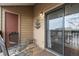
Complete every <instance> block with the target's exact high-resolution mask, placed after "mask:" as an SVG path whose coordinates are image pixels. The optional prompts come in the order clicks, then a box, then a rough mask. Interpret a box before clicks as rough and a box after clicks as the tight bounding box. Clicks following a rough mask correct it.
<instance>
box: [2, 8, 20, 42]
mask: <svg viewBox="0 0 79 59" xmlns="http://www.w3.org/2000/svg"><path fill="white" fill-rule="evenodd" d="M6 12H8V13H12V14H16V15H18V33H19V40H18V43H19V42H20V40H21V16H20V14H19V13H15V12H12V11H9V10H6V9H4V8H3V10H2V32H3V39H4V40H5V41H6V39H5V31H6V28H5V27H6V24H5V23H6V21H5V13H6Z"/></svg>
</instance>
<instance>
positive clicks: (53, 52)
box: [45, 48, 61, 56]
mask: <svg viewBox="0 0 79 59" xmlns="http://www.w3.org/2000/svg"><path fill="white" fill-rule="evenodd" d="M45 50H46V51H48V52H50V53H52V54H54V55H56V56H61V55H59V54H58V53H56V52H55V51H51V50H50V49H47V48H46V49H45Z"/></svg>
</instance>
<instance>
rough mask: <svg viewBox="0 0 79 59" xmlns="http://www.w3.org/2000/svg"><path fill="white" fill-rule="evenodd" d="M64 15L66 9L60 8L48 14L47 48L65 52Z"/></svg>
mask: <svg viewBox="0 0 79 59" xmlns="http://www.w3.org/2000/svg"><path fill="white" fill-rule="evenodd" d="M63 16H64V10H63V9H59V10H57V11H54V12H52V13H50V14H48V15H47V33H48V34H47V48H49V49H50V50H53V51H55V52H57V53H59V54H63V50H64V49H63V48H64V40H63V29H64V23H63Z"/></svg>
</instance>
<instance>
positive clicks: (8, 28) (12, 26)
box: [5, 12, 18, 47]
mask: <svg viewBox="0 0 79 59" xmlns="http://www.w3.org/2000/svg"><path fill="white" fill-rule="evenodd" d="M12 32H17V33H18V15H16V14H13V13H9V12H5V40H6V44H7V47H11V46H12V44H14V42H13V43H12V42H11V41H10V40H11V39H10V38H9V37H10V34H11V33H12ZM14 41H18V39H15V40H14Z"/></svg>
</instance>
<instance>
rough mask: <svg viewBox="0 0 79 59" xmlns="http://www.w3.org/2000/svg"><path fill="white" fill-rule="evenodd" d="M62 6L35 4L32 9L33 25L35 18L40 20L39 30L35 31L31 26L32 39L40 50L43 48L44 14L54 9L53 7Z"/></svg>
mask: <svg viewBox="0 0 79 59" xmlns="http://www.w3.org/2000/svg"><path fill="white" fill-rule="evenodd" d="M60 5H62V4H57V3H55V4H54V3H51V4H47V3H46V4H37V5H36V6H35V7H34V21H33V24H34V23H35V20H36V19H37V17H39V18H40V24H41V27H40V28H39V29H36V28H35V27H34V26H35V24H34V26H33V38H34V39H35V40H36V43H37V45H38V46H39V47H41V48H42V49H44V48H45V18H44V16H45V15H44V13H45V12H47V11H49V10H51V9H54V8H55V7H58V6H60ZM40 12H43V15H42V16H40Z"/></svg>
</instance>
